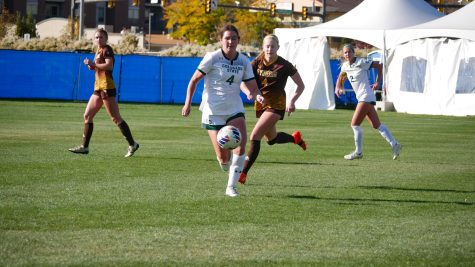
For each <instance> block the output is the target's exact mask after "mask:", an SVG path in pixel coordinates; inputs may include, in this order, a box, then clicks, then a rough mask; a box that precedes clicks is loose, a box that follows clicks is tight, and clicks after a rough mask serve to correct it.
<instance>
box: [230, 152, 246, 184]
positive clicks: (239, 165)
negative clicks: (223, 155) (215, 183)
mask: <svg viewBox="0 0 475 267" xmlns="http://www.w3.org/2000/svg"><path fill="white" fill-rule="evenodd" d="M245 159H246V154H242V155H240V156H238V155H233V158H232V160H231V166H230V167H229V178H228V187H234V186H235V185H236V183H237V181H238V180H239V176H241V172H242V169H243V168H244V160H245Z"/></svg>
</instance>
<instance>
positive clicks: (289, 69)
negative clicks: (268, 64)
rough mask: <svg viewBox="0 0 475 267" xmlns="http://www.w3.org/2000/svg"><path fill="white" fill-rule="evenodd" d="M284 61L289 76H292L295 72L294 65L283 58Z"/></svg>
mask: <svg viewBox="0 0 475 267" xmlns="http://www.w3.org/2000/svg"><path fill="white" fill-rule="evenodd" d="M284 62H285V67H286V69H287V73H288V74H289V76H294V74H295V73H297V68H296V67H295V66H294V65H292V63H290V62H289V61H287V60H285V59H284Z"/></svg>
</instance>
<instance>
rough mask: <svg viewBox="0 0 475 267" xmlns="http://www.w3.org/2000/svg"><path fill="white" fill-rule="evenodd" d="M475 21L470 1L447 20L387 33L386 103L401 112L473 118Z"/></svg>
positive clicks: (473, 6)
mask: <svg viewBox="0 0 475 267" xmlns="http://www.w3.org/2000/svg"><path fill="white" fill-rule="evenodd" d="M474 17H475V2H472V3H471V4H468V5H467V6H465V7H463V8H461V9H459V10H457V11H455V12H453V13H451V14H449V15H447V16H445V17H442V18H439V19H436V20H433V21H430V22H427V23H423V24H420V25H416V26H413V27H409V28H406V29H404V30H394V31H388V32H387V42H388V43H390V44H391V46H392V48H391V49H390V50H389V51H388V55H389V57H388V62H387V65H388V74H387V84H386V85H387V89H388V100H390V101H392V102H393V104H394V107H395V108H396V110H397V111H398V112H408V113H414V114H434V115H455V116H466V115H475V23H474ZM404 42H406V43H404Z"/></svg>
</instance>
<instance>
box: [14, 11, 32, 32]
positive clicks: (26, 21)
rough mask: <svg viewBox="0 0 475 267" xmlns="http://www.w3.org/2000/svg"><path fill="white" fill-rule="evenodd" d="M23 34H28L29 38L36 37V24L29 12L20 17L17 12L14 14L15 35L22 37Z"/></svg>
mask: <svg viewBox="0 0 475 267" xmlns="http://www.w3.org/2000/svg"><path fill="white" fill-rule="evenodd" d="M25 33H29V34H30V37H36V24H35V20H34V18H33V15H32V14H31V12H28V15H27V16H26V18H25V17H22V16H21V15H20V13H19V12H17V14H16V34H17V35H18V36H19V37H23V35H24V34H25Z"/></svg>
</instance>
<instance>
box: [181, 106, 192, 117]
mask: <svg viewBox="0 0 475 267" xmlns="http://www.w3.org/2000/svg"><path fill="white" fill-rule="evenodd" d="M188 115H190V105H184V106H183V108H182V109H181V116H183V117H188Z"/></svg>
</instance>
